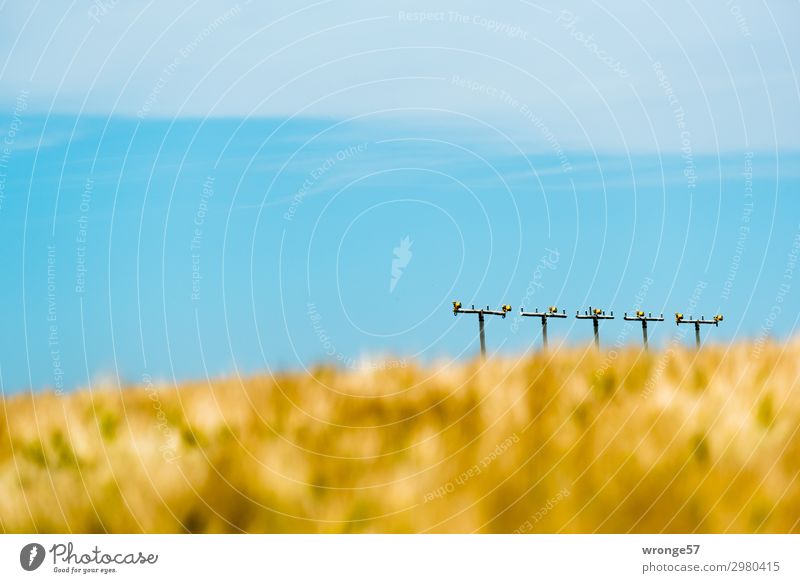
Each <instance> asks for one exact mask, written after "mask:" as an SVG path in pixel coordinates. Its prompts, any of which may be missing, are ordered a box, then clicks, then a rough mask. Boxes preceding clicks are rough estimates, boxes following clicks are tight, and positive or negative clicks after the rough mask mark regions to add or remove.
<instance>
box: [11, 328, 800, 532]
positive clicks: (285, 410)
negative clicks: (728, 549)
mask: <svg viewBox="0 0 800 583" xmlns="http://www.w3.org/2000/svg"><path fill="white" fill-rule="evenodd" d="M799 361H800V343H798V342H797V341H793V342H791V343H789V344H783V345H777V344H769V343H767V344H763V345H753V344H746V343H740V344H735V345H733V346H724V347H723V346H711V347H708V348H704V349H703V350H702V351H700V352H695V351H693V350H687V349H677V348H675V349H670V350H668V351H664V352H661V353H659V352H653V353H650V354H647V353H643V352H641V351H640V350H639V349H635V348H629V349H624V350H622V351H619V352H600V353H598V352H595V351H593V350H588V349H584V348H569V349H562V350H559V351H557V352H556V351H554V352H552V353H549V354H542V353H539V354H534V355H531V356H526V357H524V358H517V359H514V358H504V359H497V360H490V361H489V362H488V363H486V364H481V363H480V362H472V363H463V364H450V365H438V366H436V365H432V366H429V367H419V366H414V365H409V366H404V367H402V368H390V369H387V370H381V368H380V367H377V368H367V369H365V370H342V369H337V368H335V367H327V366H320V367H318V368H316V369H314V370H312V371H310V373H285V374H282V375H277V376H270V375H266V376H262V377H255V378H248V379H237V378H231V379H223V380H212V381H207V382H202V383H188V384H185V385H182V386H180V387H174V386H171V385H169V384H160V383H157V382H155V381H153V382H151V381H149V379H146V382H145V383H143V384H142V385H141V386H137V387H124V388H122V389H119V388H114V387H105V388H98V387H96V386H95V387H94V388H93V390H91V391H90V390H80V391H76V392H74V393H70V394H65V395H56V394H54V393H48V392H41V393H36V394H31V393H24V394H18V395H15V396H13V397H8V398H6V399H4V400H3V401H2V415H0V491H1V492H2V495H1V496H0V529H2V531H4V532H42V533H45V532H58V533H64V532H115V533H123V532H124V533H129V532H148V533H172V532H242V531H244V532H281V533H283V532H324V533H349V532H526V533H527V532H532V533H535V532H547V533H552V532H568V533H573V532H612V533H618V532H648V533H651V532H710V533H716V532H738V533H750V532H777V533H786V532H800V481H798V471H800V430H799V429H800V378H799V377H798V375H800V362H799Z"/></svg>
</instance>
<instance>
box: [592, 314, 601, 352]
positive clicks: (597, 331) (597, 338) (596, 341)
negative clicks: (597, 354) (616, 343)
mask: <svg viewBox="0 0 800 583" xmlns="http://www.w3.org/2000/svg"><path fill="white" fill-rule="evenodd" d="M592 324H594V345H595V346H596V347H597V349H598V350H600V323H599V322H598V321H597V318H594V319H592Z"/></svg>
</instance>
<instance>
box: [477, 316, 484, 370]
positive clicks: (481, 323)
mask: <svg viewBox="0 0 800 583" xmlns="http://www.w3.org/2000/svg"><path fill="white" fill-rule="evenodd" d="M478 326H479V327H480V330H481V358H483V359H484V360H485V359H486V335H485V334H484V332H483V312H478Z"/></svg>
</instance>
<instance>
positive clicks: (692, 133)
mask: <svg viewBox="0 0 800 583" xmlns="http://www.w3.org/2000/svg"><path fill="white" fill-rule="evenodd" d="M432 6H433V7H432ZM62 10H63V9H62ZM799 11H800V8H799V7H798V6H797V5H796V4H794V5H792V4H789V3H776V4H771V5H767V4H761V5H750V4H748V5H746V6H745V5H741V6H739V5H736V4H735V3H733V2H731V3H726V4H722V5H720V6H717V7H715V8H711V7H703V8H698V7H692V6H691V5H689V4H676V5H674V6H670V7H669V8H663V7H660V6H659V7H655V6H654V5H650V4H648V3H637V4H635V5H628V4H627V3H619V4H618V5H612V6H606V7H604V8H603V7H600V6H599V5H596V4H593V3H575V4H572V5H567V6H565V8H564V10H561V9H559V10H558V11H552V10H549V9H547V8H545V7H542V6H538V5H535V4H532V3H528V2H519V3H508V4H507V5H504V7H502V8H495V7H491V8H489V7H486V6H485V5H481V4H478V3H463V2H462V3H458V4H456V3H449V4H448V3H435V4H433V5H432V4H431V3H425V4H423V3H398V4H394V5H392V6H391V7H387V6H369V7H364V6H361V5H358V4H355V3H347V2H320V3H316V4H297V3H292V4H290V5H289V4H287V5H281V4H280V3H272V5H271V6H270V7H261V6H257V5H255V4H250V3H244V2H242V3H239V4H230V5H228V6H221V5H219V4H213V5H212V4H211V3H200V2H195V3H182V4H181V3H174V4H173V3H171V4H170V6H169V7H164V6H157V7H156V6H155V5H154V4H153V3H146V2H134V3H126V4H124V5H123V4H122V3H119V4H115V3H113V2H105V3H102V2H93V3H90V2H84V3H78V2H76V3H73V4H72V5H71V6H70V8H69V10H67V11H66V12H61V11H59V10H54V9H53V8H52V7H45V6H42V5H40V4H33V5H31V6H24V7H20V6H10V5H8V4H3V5H2V6H0V14H2V18H0V29H1V30H0V44H2V45H3V53H2V54H3V55H5V57H4V60H3V61H2V65H0V106H1V107H2V116H1V117H0V140H2V144H0V188H1V189H0V226H2V229H0V243H1V244H2V248H3V249H4V251H5V252H4V259H5V261H4V269H3V273H4V285H3V286H2V287H0V294H1V295H0V299H2V306H1V307H0V316H2V321H3V325H4V333H3V335H2V337H0V368H1V370H2V386H3V390H4V391H6V392H11V391H16V390H20V389H24V388H28V387H34V388H41V387H47V386H49V387H58V388H64V389H70V388H73V387H76V386H83V385H86V384H88V383H89V382H90V381H92V380H97V379H100V378H103V379H112V380H114V381H116V379H121V380H122V381H130V382H137V381H139V380H141V378H142V376H143V375H145V374H148V375H151V376H152V377H154V378H160V379H167V380H172V379H176V380H180V379H186V378H202V377H205V376H217V375H223V374H231V373H237V372H238V373H242V374H244V373H251V372H257V371H263V370H266V369H269V370H283V369H300V368H302V367H310V366H313V365H314V364H315V363H320V362H331V361H337V360H338V361H339V362H342V363H343V364H345V365H346V366H357V365H358V363H359V362H360V361H361V360H362V359H364V358H367V357H372V358H375V357H380V356H390V357H391V358H401V359H402V358H406V359H412V358H413V359H419V360H423V361H428V360H431V359H436V358H439V357H442V358H467V357H471V356H472V355H474V354H475V351H476V349H477V339H476V334H475V331H476V330H475V329H476V323H475V322H474V321H473V319H472V318H453V316H452V314H450V313H449V312H448V307H449V302H450V301H451V300H452V299H461V300H462V302H464V303H465V304H470V303H476V304H482V305H485V304H487V303H488V304H492V306H493V307H494V306H497V305H499V304H500V303H503V302H507V303H510V304H512V305H513V306H514V311H516V310H517V309H518V307H519V305H520V304H521V303H524V305H525V306H526V308H533V307H537V306H538V307H540V308H541V307H544V306H546V305H550V304H557V305H558V306H559V307H563V308H565V309H567V310H568V312H572V313H574V310H575V309H577V308H581V309H584V308H586V307H588V305H589V304H592V305H600V306H601V307H604V308H606V309H614V310H615V313H619V314H620V315H621V312H623V311H624V310H629V311H630V310H633V309H634V308H635V306H636V305H637V304H638V303H640V302H641V304H642V306H643V307H644V308H645V309H647V310H651V311H654V312H664V313H665V314H666V315H667V316H669V314H671V313H672V312H674V311H675V310H678V309H680V310H684V311H687V312H693V313H697V314H698V315H700V314H702V315H705V316H710V315H712V314H713V313H715V312H717V311H721V312H723V313H724V314H725V315H726V320H725V322H724V325H723V326H721V327H720V328H719V329H715V330H712V331H710V332H706V333H708V334H711V335H713V337H714V338H715V339H717V340H719V341H723V342H727V341H729V340H731V339H734V338H758V337H765V336H769V337H772V336H775V337H779V338H783V337H786V336H788V335H790V334H792V333H793V331H794V329H795V327H796V324H797V319H798V316H800V307H798V305H797V302H794V301H792V298H796V297H797V289H796V285H795V286H794V287H793V285H792V276H793V273H794V269H795V268H794V260H795V259H794V256H795V255H796V254H797V240H798V239H797V237H798V235H800V212H798V211H799V210H800V199H798V197H797V191H798V185H800V165H799V164H798V162H800V144H799V143H798V139H800V132H798V131H797V128H798V127H799V126H800V119H798V111H800V109H798V101H799V100H800V99H799V96H800V91H798V83H797V79H796V74H795V71H794V61H795V59H796V57H797V55H798V50H797V49H798V46H797V43H798V40H797V39H796V35H793V34H791V32H792V31H791V23H792V22H796V21H797V17H798V12H799ZM406 238H408V241H409V244H407V245H406V246H405V250H404V251H399V252H397V253H396V252H395V249H396V248H401V247H402V244H401V241H403V240H404V239H406ZM398 253H399V255H400V257H398ZM398 261H399V263H398ZM787 285H788V287H786V286H787ZM781 286H783V287H781ZM692 304H694V305H695V306H696V309H694V310H690V309H689V308H690V307H691V306H692ZM776 309H777V310H776ZM776 311H779V312H780V314H779V315H778V316H777V317H775V316H771V315H770V314H773V315H776ZM675 331H676V328H675V326H674V325H673V324H670V323H669V322H667V323H664V324H661V325H658V326H654V327H653V328H652V330H651V338H652V341H653V342H654V343H656V344H659V343H660V344H663V343H665V342H669V341H670V339H672V338H673V337H674V334H675ZM487 332H488V337H489V347H490V349H499V350H500V351H502V352H504V353H509V354H514V353H521V352H522V351H524V350H527V349H530V348H531V347H533V346H537V345H538V343H539V338H538V336H539V330H538V326H537V325H535V323H534V322H531V321H523V322H517V321H516V320H515V319H513V318H511V319H507V320H506V321H505V322H503V321H499V320H498V321H491V322H490V323H489V324H488V327H487ZM590 336H591V326H590V325H588V324H587V323H585V322H576V321H575V320H574V319H572V318H571V319H569V320H566V321H563V322H555V323H554V324H553V326H552V327H551V337H552V339H553V341H556V342H558V341H561V340H565V341H568V342H571V343H583V342H587V341H588V340H589V339H590ZM603 338H604V341H606V342H607V343H608V344H613V343H615V342H620V343H625V342H637V341H638V340H639V338H640V333H639V330H638V329H628V328H625V327H624V326H623V324H622V322H621V321H614V322H608V323H605V324H604V326H603ZM690 340H691V335H687V337H685V338H680V339H679V341H681V342H686V341H690Z"/></svg>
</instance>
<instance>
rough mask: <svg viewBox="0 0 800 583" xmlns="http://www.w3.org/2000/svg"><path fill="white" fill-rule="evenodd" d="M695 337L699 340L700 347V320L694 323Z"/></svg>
mask: <svg viewBox="0 0 800 583" xmlns="http://www.w3.org/2000/svg"><path fill="white" fill-rule="evenodd" d="M694 339H695V341H696V342H697V348H700V322H695V323H694Z"/></svg>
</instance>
